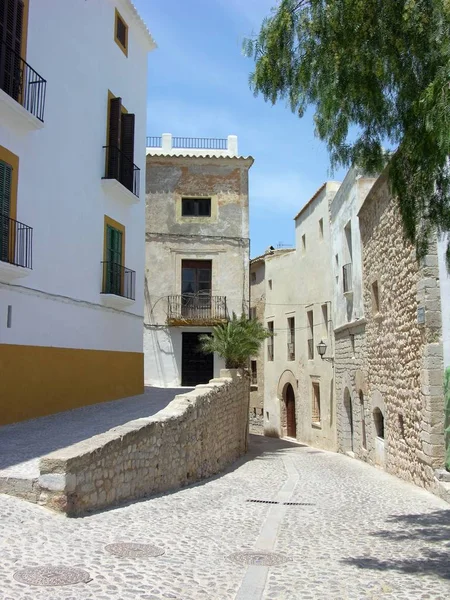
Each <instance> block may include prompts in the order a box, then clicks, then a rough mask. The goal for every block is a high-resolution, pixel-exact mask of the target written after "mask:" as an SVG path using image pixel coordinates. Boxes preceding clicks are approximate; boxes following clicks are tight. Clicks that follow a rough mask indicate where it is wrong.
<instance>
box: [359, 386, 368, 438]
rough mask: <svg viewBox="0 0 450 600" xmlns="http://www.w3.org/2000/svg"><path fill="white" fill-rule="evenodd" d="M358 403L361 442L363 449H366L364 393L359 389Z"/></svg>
mask: <svg viewBox="0 0 450 600" xmlns="http://www.w3.org/2000/svg"><path fill="white" fill-rule="evenodd" d="M359 403H360V406H361V444H362V447H363V448H364V450H366V449H367V438H366V417H365V414H364V394H363V393H362V390H360V391H359Z"/></svg>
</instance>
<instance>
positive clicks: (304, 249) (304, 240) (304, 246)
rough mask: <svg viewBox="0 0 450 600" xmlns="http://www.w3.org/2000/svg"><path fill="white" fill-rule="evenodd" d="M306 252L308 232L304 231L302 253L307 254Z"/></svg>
mask: <svg viewBox="0 0 450 600" xmlns="http://www.w3.org/2000/svg"><path fill="white" fill-rule="evenodd" d="M305 252H306V234H305V233H304V234H303V235H302V253H303V254H305Z"/></svg>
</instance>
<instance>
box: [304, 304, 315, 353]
mask: <svg viewBox="0 0 450 600" xmlns="http://www.w3.org/2000/svg"><path fill="white" fill-rule="evenodd" d="M306 320H307V327H308V359H309V360H313V358H314V314H313V311H312V310H308V312H307V313H306Z"/></svg>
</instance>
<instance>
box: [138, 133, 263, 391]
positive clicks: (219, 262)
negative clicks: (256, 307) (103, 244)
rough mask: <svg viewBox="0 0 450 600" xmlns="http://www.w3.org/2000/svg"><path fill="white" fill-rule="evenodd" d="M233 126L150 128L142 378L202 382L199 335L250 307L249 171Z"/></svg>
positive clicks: (209, 367)
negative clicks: (205, 130) (224, 134)
mask: <svg viewBox="0 0 450 600" xmlns="http://www.w3.org/2000/svg"><path fill="white" fill-rule="evenodd" d="M252 164H253V158H251V157H242V156H239V155H238V149H237V138H236V136H228V138H226V139H225V138H224V139H205V138H177V137H173V136H172V135H171V134H163V135H162V136H161V137H153V138H148V148H147V190H146V202H147V209H146V238H145V239H146V268H145V276H146V284H145V323H144V353H145V383H146V384H148V385H154V386H160V387H177V386H180V385H182V386H192V385H197V384H200V383H206V382H208V381H209V380H210V379H212V378H213V377H217V376H219V374H220V369H221V368H223V367H224V363H223V360H222V359H221V358H220V357H218V356H212V355H206V354H204V353H202V352H200V351H199V336H200V335H202V334H205V333H210V332H211V331H212V327H213V326H214V325H215V324H218V323H224V322H226V321H227V319H228V318H229V317H230V316H231V315H232V313H233V312H234V313H236V314H237V315H238V316H240V315H241V314H242V313H245V314H248V310H249V280H248V275H249V237H248V236H249V229H248V227H249V223H248V171H249V169H250V167H251V165H252Z"/></svg>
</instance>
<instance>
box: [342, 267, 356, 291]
mask: <svg viewBox="0 0 450 600" xmlns="http://www.w3.org/2000/svg"><path fill="white" fill-rule="evenodd" d="M352 284H353V282H352V263H348V264H347V265H344V266H343V267H342V285H343V288H344V294H346V293H347V292H351V291H352V289H353V285H352Z"/></svg>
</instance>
